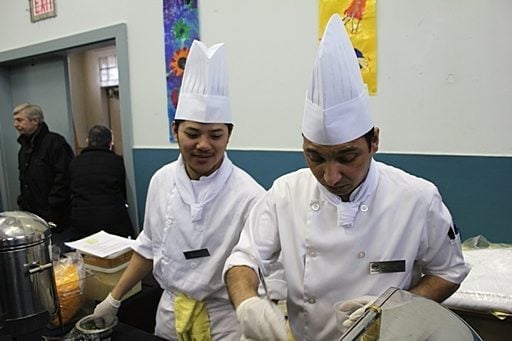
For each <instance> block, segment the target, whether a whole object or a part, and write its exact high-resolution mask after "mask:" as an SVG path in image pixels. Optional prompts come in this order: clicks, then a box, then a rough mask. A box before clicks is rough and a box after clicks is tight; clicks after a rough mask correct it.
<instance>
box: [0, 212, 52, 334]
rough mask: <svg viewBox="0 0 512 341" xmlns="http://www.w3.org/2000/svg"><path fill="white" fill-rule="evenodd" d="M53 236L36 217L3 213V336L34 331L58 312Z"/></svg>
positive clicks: (0, 250)
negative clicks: (52, 257)
mask: <svg viewBox="0 0 512 341" xmlns="http://www.w3.org/2000/svg"><path fill="white" fill-rule="evenodd" d="M50 236H51V230H50V228H49V226H48V224H47V223H46V221H44V220H43V219H41V218H40V217H38V216H36V215H35V214H32V213H28V212H22V211H11V212H2V213H0V273H1V274H2V277H3V279H2V280H1V281H0V334H7V335H18V334H26V333H30V332H33V331H35V330H38V329H40V328H42V327H44V326H45V325H46V324H47V323H48V322H49V321H50V318H51V317H52V315H54V314H55V313H56V312H57V310H58V307H59V304H58V296H57V294H56V290H55V288H56V286H55V279H54V275H53V265H52V260H51V252H50V248H51V242H50Z"/></svg>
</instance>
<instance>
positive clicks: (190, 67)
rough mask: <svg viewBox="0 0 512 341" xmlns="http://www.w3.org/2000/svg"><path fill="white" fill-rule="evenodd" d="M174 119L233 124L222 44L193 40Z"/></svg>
mask: <svg viewBox="0 0 512 341" xmlns="http://www.w3.org/2000/svg"><path fill="white" fill-rule="evenodd" d="M175 119H177V120H190V121H196V122H201V123H233V119H232V117H231V106H230V101H229V96H228V72H227V67H226V58H225V53H224V44H223V43H220V44H216V45H213V46H211V47H210V48H208V47H207V46H206V45H205V44H204V43H202V42H200V41H198V40H194V41H193V42H192V46H191V47H190V51H189V53H188V57H187V62H186V64H185V71H184V73H183V81H182V83H181V89H180V96H179V98H178V107H177V108H176V115H175Z"/></svg>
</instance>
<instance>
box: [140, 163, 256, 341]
mask: <svg viewBox="0 0 512 341" xmlns="http://www.w3.org/2000/svg"><path fill="white" fill-rule="evenodd" d="M180 172H181V173H180ZM184 172H185V169H184V164H183V160H182V158H181V156H180V157H179V159H178V160H177V161H175V162H172V163H170V164H167V165H165V166H163V167H162V168H160V169H159V170H158V171H157V172H156V173H155V174H154V175H153V177H152V179H151V181H150V184H149V188H148V194H147V199H146V212H145V217H144V229H143V231H142V232H141V233H140V234H139V236H138V237H137V239H136V242H135V245H134V247H133V248H134V250H135V251H136V252H138V253H139V254H140V255H142V256H143V257H144V258H147V259H152V260H153V275H154V277H155V279H156V280H157V281H158V283H159V284H160V286H161V287H162V288H163V289H164V290H166V292H167V293H164V295H163V296H162V299H161V301H160V304H159V308H158V312H157V321H156V324H157V326H156V331H157V332H158V333H159V334H160V335H161V336H163V337H166V338H167V337H170V336H169V335H175V330H174V321H173V319H174V315H173V314H167V313H166V312H169V311H173V309H172V307H169V306H168V305H170V304H172V297H174V295H175V294H177V293H179V292H183V293H185V294H186V295H188V296H189V297H192V298H194V299H196V300H198V301H205V302H206V304H207V310H208V313H209V315H210V322H211V328H212V329H214V328H215V329H218V328H219V327H218V326H215V325H214V323H215V321H219V320H221V321H222V320H223V318H220V319H219V318H212V316H211V314H212V313H213V311H212V310H211V309H209V308H210V307H214V308H215V311H219V310H223V313H224V314H226V315H227V316H229V318H230V319H231V320H232V323H231V325H234V328H235V329H236V328H238V327H237V326H238V321H237V320H236V315H235V314H234V310H233V307H232V306H231V303H230V302H229V298H228V294H227V290H226V288H225V285H224V284H223V283H222V280H221V272H222V267H223V265H224V262H225V260H226V258H227V257H228V255H229V254H230V253H231V250H232V249H233V247H234V246H235V245H236V243H237V242H238V239H239V235H240V232H241V230H242V227H243V224H244V222H245V221H246V219H247V217H248V214H249V210H250V208H251V207H252V206H253V204H254V202H255V201H256V200H257V199H258V198H259V197H261V195H262V194H263V193H265V190H264V189H263V187H261V186H260V185H259V184H258V183H257V182H256V181H255V180H254V179H253V178H252V177H251V176H249V175H248V174H247V173H246V172H244V171H243V170H242V169H240V168H238V167H236V166H234V165H233V164H232V163H231V161H230V160H229V158H228V156H227V154H225V155H224V159H223V162H222V165H221V167H220V168H219V169H218V170H217V171H215V172H214V173H213V174H212V175H210V176H208V177H204V178H201V179H200V180H199V183H201V181H209V182H210V183H209V184H208V185H207V188H206V190H207V191H204V189H205V188H202V187H201V186H199V185H200V184H196V186H192V185H191V184H190V186H189V187H186V188H185V189H184V187H185V185H186V181H190V180H188V178H187V180H186V181H184V180H181V183H180V178H179V176H186V175H184V174H185V173H184ZM180 174H181V175H180ZM190 183H192V182H191V181H190ZM180 184H181V185H180ZM180 186H181V187H180ZM208 186H209V187H208ZM203 187H204V186H203ZM197 191H199V192H197ZM194 192H195V193H194ZM212 192H213V193H216V195H209V193H212ZM195 194H196V195H195ZM194 197H195V198H194ZM199 249H207V250H208V252H209V254H210V256H208V257H201V258H193V259H186V258H185V256H184V251H191V250H199ZM163 305H167V306H163ZM222 307H224V309H222ZM157 335H158V334H157Z"/></svg>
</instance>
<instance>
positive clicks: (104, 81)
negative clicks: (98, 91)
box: [98, 55, 119, 86]
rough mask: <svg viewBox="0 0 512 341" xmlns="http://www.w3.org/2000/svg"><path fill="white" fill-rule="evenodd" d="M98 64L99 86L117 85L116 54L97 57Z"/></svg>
mask: <svg viewBox="0 0 512 341" xmlns="http://www.w3.org/2000/svg"><path fill="white" fill-rule="evenodd" d="M98 64H99V67H100V86H115V85H119V74H118V72H117V58H116V56H115V55H112V56H105V57H99V58H98Z"/></svg>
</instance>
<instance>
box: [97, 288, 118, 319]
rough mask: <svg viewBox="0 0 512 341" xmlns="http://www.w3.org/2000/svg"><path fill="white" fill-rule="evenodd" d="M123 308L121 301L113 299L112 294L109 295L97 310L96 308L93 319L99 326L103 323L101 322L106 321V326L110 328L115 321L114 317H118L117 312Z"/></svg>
mask: <svg viewBox="0 0 512 341" xmlns="http://www.w3.org/2000/svg"><path fill="white" fill-rule="evenodd" d="M120 306H121V301H118V300H116V299H115V298H114V297H112V294H108V296H107V298H105V299H104V300H103V301H102V302H101V303H99V304H98V305H97V306H96V308H94V312H93V319H94V321H95V322H96V323H97V324H98V322H99V323H101V320H103V321H104V323H105V326H109V325H111V324H112V321H114V317H115V316H116V315H117V311H118V310H119V307H120Z"/></svg>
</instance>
